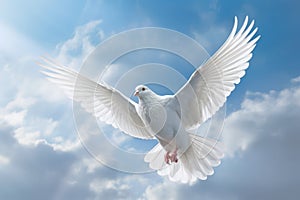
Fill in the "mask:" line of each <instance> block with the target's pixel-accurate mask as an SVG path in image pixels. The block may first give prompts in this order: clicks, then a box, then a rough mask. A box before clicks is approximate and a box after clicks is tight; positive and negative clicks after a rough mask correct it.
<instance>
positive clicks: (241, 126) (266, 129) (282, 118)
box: [223, 87, 300, 156]
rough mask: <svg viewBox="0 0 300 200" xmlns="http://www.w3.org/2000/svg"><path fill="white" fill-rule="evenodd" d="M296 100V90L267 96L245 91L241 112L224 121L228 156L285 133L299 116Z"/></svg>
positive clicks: (298, 94)
mask: <svg viewBox="0 0 300 200" xmlns="http://www.w3.org/2000/svg"><path fill="white" fill-rule="evenodd" d="M299 99H300V88H299V87H294V88H288V89H284V90H281V91H270V92H269V93H249V92H248V93H247V97H246V99H245V100H244V102H243V103H242V107H241V109H240V110H238V111H236V112H234V113H232V114H230V115H229V116H228V117H227V119H226V122H225V127H224V132H223V137H224V141H225V144H226V146H227V151H228V152H227V153H228V155H229V156H234V154H235V153H239V152H240V151H246V150H247V149H248V148H249V146H251V145H252V144H253V143H255V142H256V141H258V140H259V139H261V137H262V136H265V135H268V136H269V137H274V136H276V135H281V134H284V132H283V130H286V129H288V127H287V126H288V124H290V123H294V122H295V120H296V119H297V118H298V117H299V115H300V101H299ZM289 118H290V120H288V119H289ZM292 125H293V126H292V127H295V125H296V124H292Z"/></svg>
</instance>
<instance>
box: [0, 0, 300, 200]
mask: <svg viewBox="0 0 300 200" xmlns="http://www.w3.org/2000/svg"><path fill="white" fill-rule="evenodd" d="M299 9H300V3H299V2H297V1H293V0H290V1H281V0H278V1H258V0H253V1H246V0H244V1H234V2H233V1H232V2H228V1H219V0H213V1H196V0H195V1H192V0H189V1H158V0H157V1H138V0H136V1H121V0H115V1H96V0H88V1H76V2H74V1H70V0H65V1H39V2H37V1H31V0H29V1H26V2H21V1H13V0H12V1H2V2H1V6H0V31H1V40H0V85H1V90H0V199H9V200H13V199H20V198H22V199H70V198H72V199H103V198H104V197H106V198H110V199H162V198H165V199H184V198H185V197H186V196H187V195H188V196H189V197H190V199H208V200H211V199H297V197H298V196H299V195H300V193H299V190H298V188H297V186H298V185H299V180H300V174H299V170H298V168H299V164H300V160H299V159H298V157H299V156H298V152H299V150H300V148H299V144H298V143H299V142H300V135H299V131H298V130H299V128H300V127H299V122H298V121H299V117H300V104H299V102H300V68H299V64H300V63H299V60H298V56H297V53H298V52H299V50H298V48H299V45H300V40H299V35H300V28H299V27H300V26H299V25H300V23H299V20H298V19H299V18H300V14H299ZM246 15H248V16H249V17H250V19H255V24H256V26H258V27H259V30H258V34H259V35H261V36H262V37H261V39H260V40H259V42H258V45H257V47H256V49H255V50H254V56H253V58H252V59H251V61H250V67H249V69H248V70H247V73H246V76H245V77H244V78H243V79H242V81H241V83H240V84H239V85H238V86H237V87H236V89H235V91H234V92H233V93H232V95H231V96H230V97H229V98H228V102H227V110H228V114H227V117H226V121H225V126H224V129H223V138H224V142H225V144H226V145H227V147H228V149H227V152H226V156H225V158H224V159H223V163H222V164H221V165H220V166H219V167H217V168H216V172H215V174H214V175H213V176H212V177H209V178H208V180H207V181H198V182H197V183H196V184H194V185H192V186H189V185H182V184H176V183H172V182H170V181H168V180H167V179H165V178H162V177H160V176H159V175H157V174H156V173H148V174H130V173H123V172H120V171H117V170H113V169H110V168H108V167H106V166H104V165H102V164H100V163H99V162H97V161H95V160H94V159H93V157H91V156H90V154H88V153H87V152H86V150H85V149H84V148H83V147H82V145H81V144H80V141H79V139H78V136H77V134H76V124H75V123H74V120H73V118H72V116H73V111H72V102H71V101H70V100H69V99H68V98H67V97H66V96H65V95H64V93H63V92H62V91H60V90H59V89H57V87H56V86H55V85H52V84H51V83H50V82H48V81H46V80H45V78H44V76H43V75H42V74H41V73H40V72H39V71H40V68H39V67H38V66H37V65H36V64H35V61H38V60H39V59H40V58H39V57H40V56H41V55H49V56H51V57H53V58H54V59H55V60H57V61H59V62H61V63H63V64H65V65H67V66H69V67H72V68H74V69H77V70H78V69H79V68H80V66H81V65H82V63H83V62H84V60H85V58H86V57H87V56H88V55H89V53H91V52H92V51H93V50H94V49H95V48H96V46H97V45H98V44H100V43H101V42H102V41H104V40H105V39H107V38H109V37H110V36H112V35H114V34H116V33H119V32H122V31H127V30H129V29H132V28H141V27H149V26H151V27H162V28H168V29H172V30H176V31H179V32H181V33H184V34H186V35H187V36H189V37H191V38H193V39H195V40H196V41H197V42H199V44H201V45H202V46H203V47H205V49H206V50H207V52H208V53H209V54H213V53H214V52H215V51H216V50H217V49H218V48H219V47H220V45H221V44H222V43H223V42H224V41H225V39H226V38H227V36H228V34H229V33H230V31H231V28H232V26H233V18H234V16H237V17H238V18H239V20H240V21H242V20H243V19H244V17H245V16H246ZM115 48H117V47H115ZM146 55H148V57H147V56H146ZM134 56H136V57H137V58H138V59H135V57H134ZM151 56H153V57H151ZM141 58H144V60H143V59H141ZM152 59H153V61H155V62H163V63H164V64H167V65H170V66H173V67H174V68H175V69H181V70H182V71H181V73H182V74H184V75H185V76H186V78H188V76H189V74H190V73H192V71H191V69H190V68H189V69H188V67H187V64H186V63H185V62H184V61H182V60H180V59H178V58H176V57H174V56H171V55H168V56H165V57H164V59H165V60H164V59H158V58H156V57H155V54H154V53H153V52H146V51H145V52H139V53H137V54H130V55H129V57H128V58H127V60H126V59H124V60H123V62H125V64H126V62H127V66H128V67H130V64H131V63H134V64H137V63H139V64H141V63H143V62H150V61H152ZM121 61H122V60H119V62H121ZM131 61H134V62H131ZM181 65H182V66H184V67H182V68H180V66H181ZM124 66H125V65H124ZM185 67H186V68H185ZM124 69H125V67H123V69H122V70H124ZM126 69H127V67H126ZM116 73H117V72H114V71H112V72H111V74H110V76H111V78H112V79H113V78H116V77H118V76H117V74H116ZM161 91H162V90H159V89H158V92H161ZM84 117H87V118H88V117H89V116H84ZM108 130H109V131H111V134H112V136H109V137H110V139H111V140H112V142H114V143H115V144H117V145H120V146H123V147H128V144H132V145H134V147H135V148H141V150H144V149H143V148H145V146H146V148H149V144H146V143H143V142H142V143H141V142H138V143H137V142H136V141H132V140H130V139H128V138H127V137H126V136H125V135H124V136H120V135H122V134H121V133H119V132H118V131H116V130H113V129H109V128H106V131H108ZM107 134H109V133H108V132H106V135H107ZM99 145H100V142H99ZM126 145H127V146H126ZM121 161H122V160H121Z"/></svg>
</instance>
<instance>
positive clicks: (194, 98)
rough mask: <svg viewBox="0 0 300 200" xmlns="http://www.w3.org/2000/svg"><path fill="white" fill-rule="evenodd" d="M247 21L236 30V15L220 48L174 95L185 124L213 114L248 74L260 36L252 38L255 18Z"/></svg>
mask: <svg viewBox="0 0 300 200" xmlns="http://www.w3.org/2000/svg"><path fill="white" fill-rule="evenodd" d="M247 25H248V17H246V19H245V21H244V24H243V25H242V27H241V29H240V30H239V31H238V32H237V18H236V17H235V19H234V26H233V29H232V31H231V33H230V35H229V37H228V39H227V40H226V42H225V43H224V44H223V45H222V46H221V47H220V48H219V49H218V51H217V52H216V53H215V54H214V55H213V56H212V57H211V58H210V59H209V60H208V61H207V62H206V63H204V65H203V66H202V67H200V68H198V69H197V70H196V71H195V72H194V73H193V74H192V75H191V77H190V79H189V80H188V82H187V83H186V84H185V85H184V86H183V87H182V88H181V89H180V90H179V91H178V92H177V93H176V94H175V95H174V99H177V100H178V101H179V103H180V107H181V119H182V123H183V125H184V126H185V127H186V128H188V129H191V128H196V127H197V126H198V125H200V124H201V123H203V122H205V121H206V120H207V119H209V118H210V117H211V116H212V115H214V114H215V113H216V112H217V111H218V110H219V109H220V107H222V106H223V105H224V103H225V101H226V98H227V97H228V96H229V95H230V93H231V92H232V91H233V90H234V88H235V84H238V83H239V82H240V79H241V78H242V77H243V76H244V75H245V70H246V69H247V68H248V66H249V60H250V59H251V57H252V53H251V52H252V51H253V49H254V48H255V46H256V44H255V43H256V42H257V41H258V39H259V38H260V36H258V37H256V38H254V39H252V38H253V36H254V35H255V33H256V31H257V28H255V29H254V30H253V31H251V30H252V28H253V25H254V21H252V22H251V24H250V25H249V26H248V27H247Z"/></svg>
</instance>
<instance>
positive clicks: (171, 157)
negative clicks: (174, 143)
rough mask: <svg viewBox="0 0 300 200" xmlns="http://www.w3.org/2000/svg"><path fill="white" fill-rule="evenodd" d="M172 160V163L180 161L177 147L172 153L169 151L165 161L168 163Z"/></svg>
mask: <svg viewBox="0 0 300 200" xmlns="http://www.w3.org/2000/svg"><path fill="white" fill-rule="evenodd" d="M170 161H171V163H172V162H175V163H177V162H178V158H177V149H176V150H175V151H174V152H173V153H172V154H171V155H170V152H169V151H168V152H167V153H166V155H165V162H166V163H167V164H170Z"/></svg>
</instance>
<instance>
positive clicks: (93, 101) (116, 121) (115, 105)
mask: <svg viewBox="0 0 300 200" xmlns="http://www.w3.org/2000/svg"><path fill="white" fill-rule="evenodd" d="M44 61H45V63H46V64H41V63H38V64H39V65H40V66H42V67H43V68H44V69H45V70H44V71H42V73H44V74H45V75H47V76H48V77H47V79H48V80H50V81H52V82H54V83H56V84H58V85H59V86H60V87H62V88H63V89H64V91H65V92H66V94H67V95H68V96H69V97H71V98H73V99H74V100H75V101H77V102H79V103H80V104H81V106H82V107H83V108H84V109H85V110H86V111H87V112H90V113H92V114H94V115H95V116H96V117H97V118H98V119H100V120H101V121H103V122H105V123H107V124H111V125H112V126H113V127H115V128H119V129H120V130H121V131H123V132H125V133H127V134H128V135H131V136H133V137H137V138H141V139H152V138H153V136H152V135H151V134H150V133H149V132H148V131H147V130H146V128H145V126H144V124H143V122H142V120H141V119H140V117H139V116H138V114H137V112H136V109H135V106H136V103H135V102H133V101H132V100H130V99H129V98H127V97H126V96H124V95H123V94H122V93H121V92H119V91H118V90H116V89H114V88H110V87H109V86H106V85H104V84H99V83H96V82H94V81H92V80H90V79H89V78H87V77H85V76H83V75H81V74H79V73H77V72H75V71H72V70H70V69H68V68H66V67H64V66H61V65H58V64H56V63H54V62H53V61H50V60H48V59H44Z"/></svg>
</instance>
